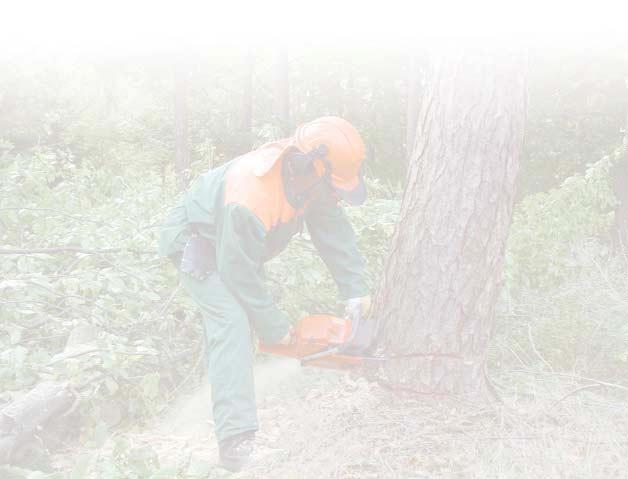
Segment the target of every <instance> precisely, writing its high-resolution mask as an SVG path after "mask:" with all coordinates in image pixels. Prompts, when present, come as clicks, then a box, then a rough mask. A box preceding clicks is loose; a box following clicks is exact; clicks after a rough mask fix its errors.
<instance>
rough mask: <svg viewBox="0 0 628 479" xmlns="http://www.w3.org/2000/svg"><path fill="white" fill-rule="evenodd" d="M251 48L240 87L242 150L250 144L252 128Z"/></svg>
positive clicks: (252, 59)
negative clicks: (243, 142)
mask: <svg viewBox="0 0 628 479" xmlns="http://www.w3.org/2000/svg"><path fill="white" fill-rule="evenodd" d="M254 61H255V57H254V56H253V49H252V48H250V47H249V48H248V49H247V52H246V58H245V60H244V82H243V87H242V136H243V137H244V138H245V140H244V141H245V144H244V145H243V146H244V148H243V150H245V151H246V150H249V149H250V148H251V146H252V144H251V143H252V141H251V140H252V128H253V62H254Z"/></svg>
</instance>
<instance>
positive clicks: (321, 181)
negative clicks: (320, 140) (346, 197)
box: [283, 145, 331, 208]
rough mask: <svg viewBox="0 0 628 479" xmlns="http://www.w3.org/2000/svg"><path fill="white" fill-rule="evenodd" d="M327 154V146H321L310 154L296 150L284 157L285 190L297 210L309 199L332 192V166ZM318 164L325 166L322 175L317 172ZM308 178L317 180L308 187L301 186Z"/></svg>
mask: <svg viewBox="0 0 628 479" xmlns="http://www.w3.org/2000/svg"><path fill="white" fill-rule="evenodd" d="M327 152H328V149H327V146H326V145H319V146H317V147H316V148H314V149H313V150H311V151H310V152H308V153H301V152H300V151H298V150H295V151H292V152H290V153H288V154H287V155H286V156H285V157H284V161H283V177H284V189H285V191H286V197H287V199H288V201H289V202H290V203H291V204H292V205H293V206H294V207H295V208H301V207H302V206H303V205H304V204H305V202H306V201H307V199H308V198H311V197H314V196H316V195H318V194H319V193H321V192H323V191H327V190H331V164H330V163H329V161H328V160H327V158H326V155H327ZM317 162H320V163H321V164H322V165H323V171H322V174H321V173H320V172H319V171H317V165H318V163H317ZM306 177H313V178H315V179H314V181H313V182H309V184H307V186H304V185H299V183H300V182H301V181H300V180H302V179H305V178H306Z"/></svg>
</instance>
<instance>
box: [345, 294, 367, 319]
mask: <svg viewBox="0 0 628 479" xmlns="http://www.w3.org/2000/svg"><path fill="white" fill-rule="evenodd" d="M369 311H371V296H370V295H368V296H362V297H360V298H351V299H348V300H347V301H345V317H347V318H349V319H351V320H354V319H357V318H365V317H366V316H368V314H369Z"/></svg>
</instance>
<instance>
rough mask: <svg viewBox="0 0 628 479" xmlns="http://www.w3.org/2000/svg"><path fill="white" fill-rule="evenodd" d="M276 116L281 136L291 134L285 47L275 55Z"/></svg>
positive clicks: (288, 81)
mask: <svg viewBox="0 0 628 479" xmlns="http://www.w3.org/2000/svg"><path fill="white" fill-rule="evenodd" d="M277 117H278V119H279V128H280V131H281V134H282V135H283V136H289V135H290V134H292V126H291V124H290V63H289V60H288V51H287V49H286V48H285V47H282V48H280V49H279V54H278V57H277Z"/></svg>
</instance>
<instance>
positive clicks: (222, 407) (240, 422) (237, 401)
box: [181, 273, 257, 441]
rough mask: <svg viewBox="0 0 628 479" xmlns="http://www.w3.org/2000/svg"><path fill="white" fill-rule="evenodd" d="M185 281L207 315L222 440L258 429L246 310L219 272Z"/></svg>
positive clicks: (184, 278)
mask: <svg viewBox="0 0 628 479" xmlns="http://www.w3.org/2000/svg"><path fill="white" fill-rule="evenodd" d="M181 282H182V284H183V286H184V288H185V289H186V291H187V292H188V294H189V295H190V296H191V297H192V299H193V300H194V301H195V302H196V304H197V305H198V306H199V307H200V309H201V313H202V315H203V323H204V329H205V337H206V338H207V354H208V361H209V364H208V370H209V382H210V385H211V390H212V409H213V416H214V424H215V432H216V437H217V438H218V441H222V440H223V439H226V438H228V437H231V436H233V435H235V434H239V433H242V432H246V431H255V430H257V408H256V405H255V387H254V381H253V359H254V357H253V345H252V342H251V329H250V326H249V320H248V317H247V314H246V312H245V310H244V309H243V308H242V306H241V305H240V303H239V302H238V300H237V299H236V298H235V297H234V296H233V295H232V294H231V292H230V291H229V289H228V288H227V286H225V284H224V283H223V282H222V280H221V279H220V276H219V275H218V273H212V274H210V276H209V277H208V278H206V279H204V280H202V281H199V280H197V279H194V278H192V277H191V276H189V275H187V274H181Z"/></svg>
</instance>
